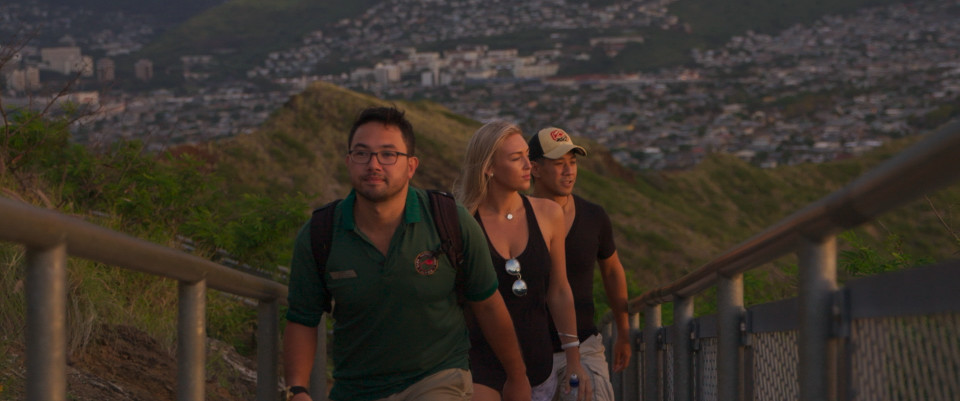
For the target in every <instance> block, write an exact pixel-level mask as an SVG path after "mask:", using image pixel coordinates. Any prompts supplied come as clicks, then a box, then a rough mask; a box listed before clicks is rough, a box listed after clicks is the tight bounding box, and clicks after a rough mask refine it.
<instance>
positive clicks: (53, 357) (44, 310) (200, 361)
mask: <svg viewBox="0 0 960 401" xmlns="http://www.w3.org/2000/svg"><path fill="white" fill-rule="evenodd" d="M0 222H2V224H0V241H7V242H14V243H19V244H22V245H24V246H25V247H26V283H25V289H26V298H27V310H26V367H27V377H26V396H27V397H26V399H28V400H49V401H65V400H66V393H67V379H66V362H67V359H66V338H67V337H66V306H67V257H68V256H76V257H80V258H84V259H89V260H92V261H96V262H100V263H104V264H107V265H112V266H117V267H121V268H125V269H129V270H134V271H139V272H143V273H148V274H152V275H155V276H160V277H166V278H170V279H174V280H177V281H179V288H178V297H179V311H178V326H177V336H178V340H177V341H178V342H177V400H181V401H198V400H203V399H204V396H205V394H204V382H205V378H206V376H205V370H204V366H205V363H204V361H205V359H206V352H205V350H206V311H205V308H206V291H207V288H212V289H216V290H219V291H223V292H226V293H230V294H234V295H238V296H242V297H247V298H253V299H256V300H258V301H259V305H258V309H257V323H258V324H257V393H256V394H257V395H256V397H257V400H261V401H267V400H270V401H276V400H277V399H278V398H279V392H278V391H277V390H278V388H277V384H278V377H277V366H278V363H277V361H278V340H279V335H278V324H279V316H278V310H279V307H278V303H284V304H285V303H286V299H287V287H286V286H285V285H283V284H280V283H277V282H274V281H271V280H267V279H264V278H261V277H256V276H253V275H250V274H246V273H242V272H239V271H236V270H233V269H230V268H228V267H225V266H222V265H219V264H217V263H214V262H211V261H208V260H205V259H202V258H199V257H196V256H193V255H190V254H187V253H184V252H181V251H177V250H174V249H171V248H167V247H164V246H160V245H157V244H154V243H151V242H148V241H144V240H140V239H137V238H133V237H130V236H127V235H124V234H121V233H118V232H115V231H111V230H108V229H105V228H103V227H100V226H97V225H94V224H91V223H88V222H85V221H83V220H81V219H78V218H75V217H71V216H66V215H64V214H61V213H58V212H55V211H51V210H47V209H41V208H37V207H34V206H31V205H27V204H24V203H21V202H17V201H14V200H10V199H6V198H0ZM320 340H321V341H323V340H324V336H320ZM321 346H323V344H322V343H321ZM318 368H319V369H317V370H318V371H320V372H319V374H320V375H323V376H325V373H323V372H324V369H325V368H326V364H323V365H320V366H318Z"/></svg>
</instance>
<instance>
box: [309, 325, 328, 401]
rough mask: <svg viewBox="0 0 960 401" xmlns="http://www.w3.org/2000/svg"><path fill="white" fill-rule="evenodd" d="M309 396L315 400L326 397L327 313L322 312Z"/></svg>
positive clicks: (319, 400)
mask: <svg viewBox="0 0 960 401" xmlns="http://www.w3.org/2000/svg"><path fill="white" fill-rule="evenodd" d="M310 396H311V397H312V398H313V399H314V400H316V401H325V400H326V399H327V314H326V313H324V314H323V316H322V317H321V318H320V324H319V325H317V353H316V354H315V355H314V359H313V370H312V371H310Z"/></svg>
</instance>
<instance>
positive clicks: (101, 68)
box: [97, 58, 117, 83]
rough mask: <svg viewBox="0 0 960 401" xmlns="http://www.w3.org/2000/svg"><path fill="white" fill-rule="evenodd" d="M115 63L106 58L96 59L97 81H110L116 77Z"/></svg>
mask: <svg viewBox="0 0 960 401" xmlns="http://www.w3.org/2000/svg"><path fill="white" fill-rule="evenodd" d="M116 69H117V64H116V63H114V62H113V60H111V59H108V58H102V59H100V60H97V82H101V83H103V82H111V81H113V80H114V79H116Z"/></svg>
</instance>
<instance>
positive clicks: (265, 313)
mask: <svg viewBox="0 0 960 401" xmlns="http://www.w3.org/2000/svg"><path fill="white" fill-rule="evenodd" d="M279 314H280V313H279V307H278V305H277V300H275V299H274V300H270V301H260V303H259V304H258V306H257V400H259V401H277V400H279V398H280V397H279V392H278V391H277V383H278V381H277V361H278V357H277V351H278V349H279V347H278V346H277V342H278V341H279V338H280V337H279V335H278V334H277V333H278V332H279V331H278V328H277V325H278V324H279V322H280V320H279Z"/></svg>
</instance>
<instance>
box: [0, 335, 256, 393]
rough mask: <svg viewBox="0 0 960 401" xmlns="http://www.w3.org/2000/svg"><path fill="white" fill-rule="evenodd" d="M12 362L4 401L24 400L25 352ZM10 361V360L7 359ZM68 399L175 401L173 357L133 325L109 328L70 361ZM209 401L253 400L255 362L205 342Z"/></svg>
mask: <svg viewBox="0 0 960 401" xmlns="http://www.w3.org/2000/svg"><path fill="white" fill-rule="evenodd" d="M5 351H6V352H4V353H7V352H9V353H10V354H11V355H10V356H11V357H12V358H10V359H7V360H6V361H4V362H12V363H13V365H14V366H8V368H9V369H3V370H5V371H6V375H7V376H9V377H6V378H2V379H4V380H0V383H3V382H6V383H7V385H8V386H7V387H6V388H4V387H3V386H2V384H0V400H23V399H26V396H25V391H24V380H25V376H26V372H25V368H24V366H25V363H24V359H23V349H22V348H19V349H18V348H14V349H7V350H5ZM4 359H6V358H4ZM67 365H68V366H67V399H69V400H74V401H121V400H122V401H156V400H174V399H176V381H177V376H176V375H177V360H176V355H175V354H174V353H171V352H168V351H167V350H165V349H163V347H162V346H161V344H160V343H158V342H157V341H156V340H154V339H153V338H151V337H149V336H148V335H146V334H145V333H144V332H142V331H140V330H137V329H135V328H132V327H129V326H108V327H103V328H102V330H99V333H98V334H97V336H96V337H95V338H93V339H92V341H91V342H90V343H89V345H88V346H87V347H86V348H85V349H84V350H83V352H82V353H79V354H77V355H72V356H71V357H70V358H69V360H68V361H67ZM206 366H207V367H206V375H207V380H206V386H207V391H206V399H207V400H210V401H239V400H252V399H254V397H255V394H256V370H255V364H254V362H253V361H251V360H249V359H246V358H244V357H242V356H241V355H239V354H237V353H236V352H235V351H234V350H233V348H232V347H229V346H226V345H224V344H223V343H221V342H219V341H215V340H211V341H208V343H207V364H206Z"/></svg>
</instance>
